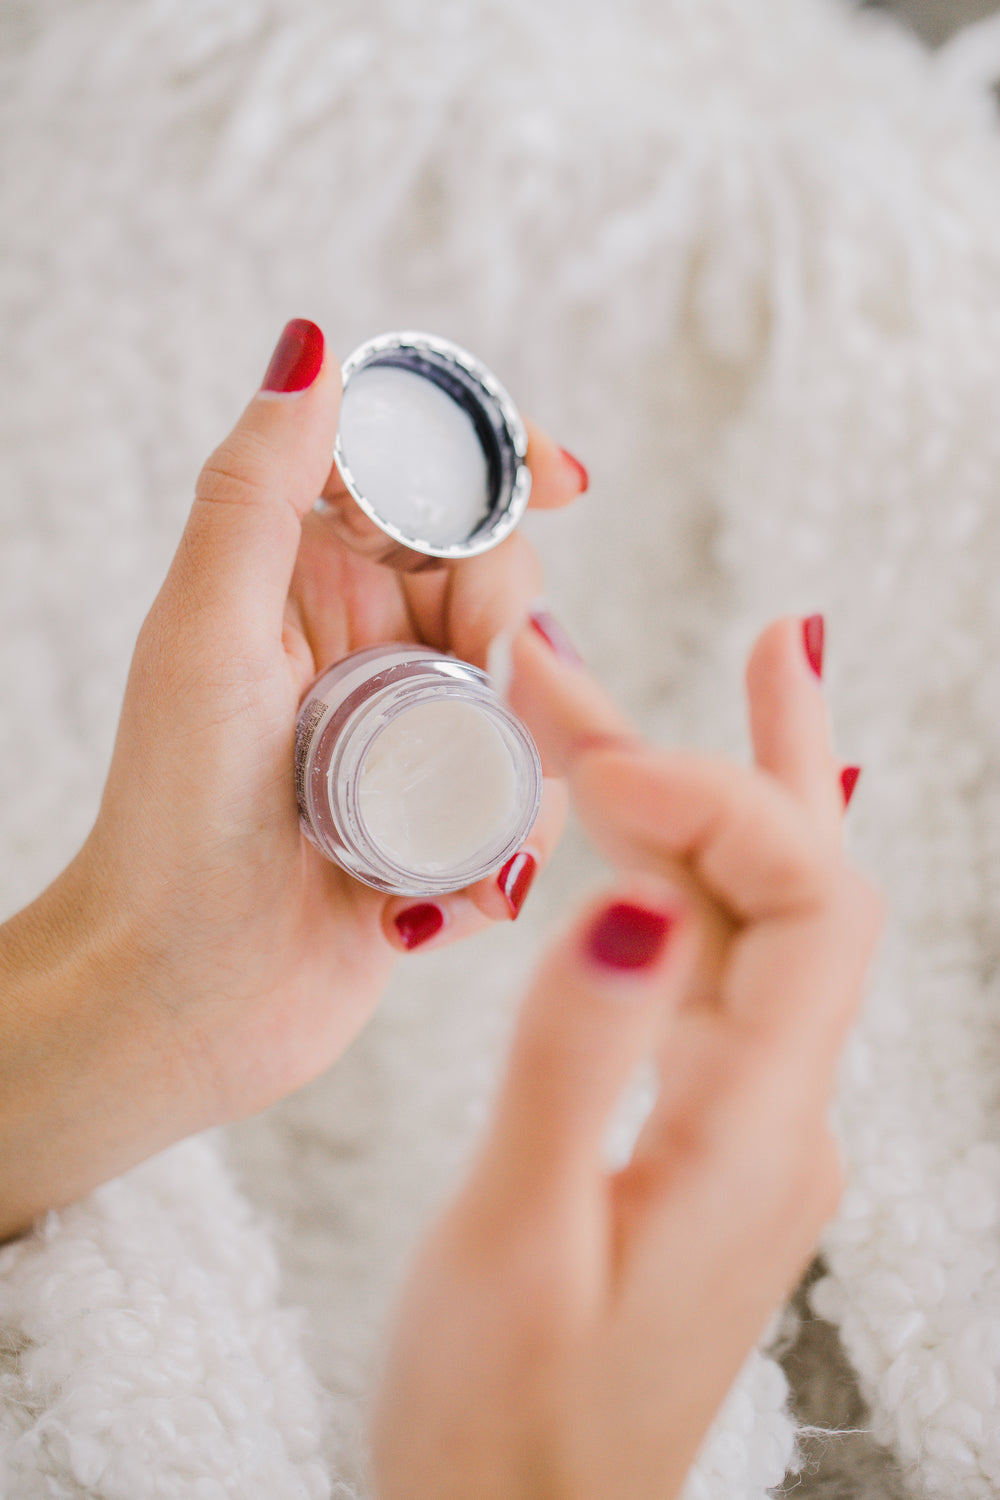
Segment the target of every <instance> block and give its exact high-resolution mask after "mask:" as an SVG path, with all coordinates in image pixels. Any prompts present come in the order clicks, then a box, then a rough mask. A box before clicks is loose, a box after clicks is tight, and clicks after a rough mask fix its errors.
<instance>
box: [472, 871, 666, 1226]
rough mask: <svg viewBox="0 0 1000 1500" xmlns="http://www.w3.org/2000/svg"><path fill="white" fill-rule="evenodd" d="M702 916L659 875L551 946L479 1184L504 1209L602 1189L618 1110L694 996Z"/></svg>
mask: <svg viewBox="0 0 1000 1500" xmlns="http://www.w3.org/2000/svg"><path fill="white" fill-rule="evenodd" d="M691 928H692V923H691V921H690V918H689V915H688V913H687V911H686V910H685V909H684V907H683V906H682V904H681V902H680V900H679V898H678V897H677V896H676V895H675V894H674V892H673V891H671V890H669V889H668V888H666V887H665V886H663V885H662V884H661V883H659V882H655V883H654V882H651V881H643V882H641V883H639V882H633V883H632V884H631V885H630V886H629V887H627V888H626V889H624V890H623V891H621V892H616V893H615V894H614V895H613V896H612V897H610V898H608V897H605V898H604V899H603V900H598V901H596V902H594V903H592V904H591V905H590V907H589V908H588V910H587V911H586V912H585V913H584V914H583V916H582V917H581V918H580V919H579V920H578V921H577V922H576V924H575V925H574V927H573V929H572V930H571V931H570V932H569V933H568V934H567V935H566V936H565V937H564V938H563V939H562V941H561V942H560V943H558V944H557V945H556V947H554V948H553V949H551V950H550V951H549V953H548V954H547V956H546V957H545V959H544V960H543V962H542V965H541V967H540V969H539V971H538V973H537V975H536V977H535V981H534V983H533V985H532V987H531V989H530V991H529V993H528V996H527V998H526V1000H525V1003H524V1005H523V1007H522V1010H521V1014H520V1017H519V1021H518V1026H517V1029H516V1032H515V1038H514V1043H513V1047H512V1050H511V1055H510V1062H509V1065H508V1070H507V1075H506V1078H505V1080H504V1083H503V1086H502V1089H501V1093H500V1099H499V1103H498V1107H497V1111H496V1116H495V1124H494V1128H493V1130H492V1132H491V1134H490V1137H489V1139H488V1141H487V1145H486V1149H485V1153H484V1157H483V1159H482V1162H481V1166H482V1169H483V1170H482V1172H481V1174H480V1177H479V1182H480V1187H481V1188H482V1189H483V1190H484V1192H485V1201H486V1202H487V1203H491V1204H492V1209H493V1211H494V1212H496V1211H499V1212H500V1214H502V1215H505V1214H507V1213H510V1212H513V1213H515V1214H518V1213H521V1212H523V1209H524V1206H525V1205H526V1203H531V1202H534V1203H536V1204H539V1205H540V1206H542V1207H543V1208H544V1207H552V1206H553V1204H554V1202H555V1200H557V1199H560V1200H563V1201H565V1199H566V1197H567V1195H568V1196H569V1198H570V1199H571V1200H572V1199H574V1198H578V1195H579V1192H580V1190H581V1189H582V1190H583V1192H584V1193H585V1194H588V1195H591V1194H592V1193H593V1191H594V1190H595V1188H597V1187H600V1186H602V1185H603V1183H604V1180H605V1176H606V1163H605V1161H604V1158H603V1145H604V1138H605V1133H606V1130H607V1126H608V1121H609V1117H610V1115H611V1113H612V1111H613V1109H614V1107H615V1105H616V1103H617V1102H618V1099H619V1097H620V1095H621V1093H622V1091H623V1089H624V1088H625V1086H626V1085H627V1083H628V1082H629V1080H630V1078H631V1076H632V1074H633V1072H634V1069H635V1067H636V1065H637V1064H638V1063H639V1062H640V1061H641V1060H642V1059H643V1058H644V1057H645V1056H647V1055H649V1053H650V1052H651V1051H652V1048H653V1044H654V1041H655V1038H656V1036H657V1034H658V1032H659V1030H660V1028H661V1027H662V1024H663V1019H664V1013H665V1011H672V1010H673V1009H674V1008H675V1007H676V1006H677V1005H679V1004H680V1001H681V999H682V997H683V993H684V990H685V986H686V982H687V977H688V975H689V974H690V971H691V966H692V958H693V945H692V930H691Z"/></svg>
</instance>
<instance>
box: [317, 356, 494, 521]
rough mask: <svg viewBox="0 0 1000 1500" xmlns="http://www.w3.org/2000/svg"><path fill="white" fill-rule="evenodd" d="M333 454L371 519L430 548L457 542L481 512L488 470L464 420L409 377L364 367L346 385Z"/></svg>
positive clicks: (428, 384)
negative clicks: (347, 472)
mask: <svg viewBox="0 0 1000 1500" xmlns="http://www.w3.org/2000/svg"><path fill="white" fill-rule="evenodd" d="M339 436H340V448H341V452H342V453H343V456H344V461H345V462H346V464H347V467H348V468H349V469H350V471H351V474H352V475H353V477H354V481H355V483H356V484H357V487H358V489H359V490H360V491H361V493H362V494H363V495H364V497H365V499H366V500H367V501H368V503H369V505H370V506H371V507H372V509H373V510H374V511H375V513H376V514H377V515H378V516H379V517H380V518H381V519H382V520H383V521H388V522H389V523H390V524H391V525H394V526H398V527H399V529H400V530H401V531H402V532H404V533H405V535H406V536H409V537H415V538H419V539H420V540H421V541H425V542H429V543H430V544H431V545H432V546H435V547H447V546H449V545H451V544H453V543H457V542H464V541H465V540H466V538H467V537H469V536H470V535H471V534H472V532H473V531H475V529H476V527H477V526H478V525H479V523H480V522H481V521H482V520H483V518H484V517H485V515H486V512H487V510H488V509H489V503H490V493H489V471H488V468H487V463H486V455H485V453H484V452H483V446H482V444H481V443H480V441H479V438H478V436H477V435H476V429H475V427H474V426H473V423H472V418H471V417H470V416H469V415H468V413H467V412H465V411H464V410H463V409H462V407H461V406H459V404H458V402H457V401H453V400H452V398H451V396H449V395H448V393H447V391H445V390H443V389H442V388H441V386H439V385H437V384H436V383H435V382H434V381H433V380H430V379H428V378H427V377H425V376H423V375H418V374H416V373H415V372H414V371H412V370H402V369H398V368H396V367H395V366H392V365H372V366H370V367H369V368H367V369H361V370H358V371H357V372H356V373H355V374H353V375H352V376H351V378H350V380H349V381H348V382H347V386H346V388H345V390H344V398H343V402H342V404H341V408H340V433H339Z"/></svg>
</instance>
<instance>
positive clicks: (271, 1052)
mask: <svg viewBox="0 0 1000 1500" xmlns="http://www.w3.org/2000/svg"><path fill="white" fill-rule="evenodd" d="M289 385H291V386H292V387H294V389H288V387H289ZM265 386H270V387H274V386H278V387H279V389H273V388H271V389H263V390H262V391H261V392H259V393H258V394H257V395H256V396H255V397H254V399H253V400H252V401H251V402H250V404H249V406H248V407H247V409H246V411H245V412H244V414H243V416H242V417H241V419H240V421H239V422H238V424H237V426H236V428H235V430H234V431H233V433H232V434H231V435H230V436H229V437H228V438H227V439H226V440H225V442H224V443H223V444H222V445H221V447H219V448H218V449H217V450H216V452H215V453H214V454H213V455H212V457H211V458H210V459H209V460H208V462H207V464H206V465H205V468H204V469H203V471H202V473H201V476H200V478H199V480H198V484H197V493H196V499H195V502H194V506H193V508H192V510H191V514H190V517H189V519H188V522H187V526H186V528H185V531H184V534H183V537H182V540H181V543H180V546H179V548H178V551H177V554H176V556H175V558H174V560H173V564H172V566H171V568H170V571H169V574H168V577H167V579H166V581H165V583H164V585H163V588H162V590H161V591H160V594H159V596H158V597H157V599H156V601H155V603H154V604H153V607H152V609H151V610H150V613H149V616H148V618H147V619H146V621H145V623H144V625H143V627H142V631H141V633H140V636H139V640H138V644H137V646H136V650H135V656H134V659H133V663H132V668H131V672H130V676H129V682H128V687H127V691H126V695H125V703H124V708H123V711H122V717H121V724H120V728H119V733H118V739H117V743H116V747H115V752H114V757H113V762H112V766H111V770H110V774H109V777H108V781H107V786H106V790H105V793H104V798H103V801H102V804H101V808H100V813H99V816H98V819H97V822H96V825H95V827H94V830H93V833H92V834H91V836H90V838H89V839H88V841H87V843H86V845H85V847H84V849H83V850H82V851H81V853H80V855H79V856H78V858H77V859H76V860H75V861H74V862H73V864H72V865H71V866H70V868H69V869H68V870H67V871H66V872H65V874H64V875H63V876H62V877H61V878H60V879H59V880H58V881H57V882H56V883H55V885H54V886H53V887H52V888H51V889H50V890H49V891H47V892H46V893H45V894H44V895H43V896H42V897H41V898H40V900H39V901H38V902H37V903H35V905H34V906H33V907H31V908H29V909H28V910H27V911H25V912H23V913H21V914H20V915H19V917H17V918H15V919H14V921H13V922H11V923H9V924H7V925H6V926H5V927H4V928H3V929H2V930H0V977H2V978H3V979H4V980H5V981H6V989H5V994H6V997H7V1000H8V1003H7V1004H6V1006H5V1008H4V1009H3V1011H2V1012H0V1163H3V1166H2V1167H0V1203H2V1204H3V1208H2V1210H0V1234H2V1233H3V1232H4V1231H6V1232H8V1233H9V1232H11V1231H12V1230H13V1229H15V1228H19V1227H22V1226H23V1225H24V1224H25V1223H26V1222H27V1221H28V1220H29V1219H30V1217H31V1216H32V1215H34V1214H36V1213H37V1212H39V1211H40V1210H42V1209H45V1208H47V1207H50V1206H52V1205H54V1204H59V1203H62V1202H65V1201H67V1200H68V1199H70V1198H72V1197H75V1196H78V1195H79V1193H81V1192H82V1191H84V1190H86V1189H87V1188H88V1187H90V1186H92V1185H93V1184H94V1183H95V1182H98V1181H101V1180H103V1179H104V1178H105V1177H107V1176H110V1175H113V1174H114V1173H116V1172H118V1171H120V1170H121V1169H122V1168H123V1167H125V1166H128V1165H130V1164H131V1163H132V1162H134V1161H137V1160H139V1159H141V1158H142V1157H143V1156H144V1155H147V1154H149V1153H150V1152H151V1151H153V1150H156V1149H158V1148H159V1147H160V1146H162V1145H166V1144H168V1143H169V1142H170V1141H172V1140H174V1139H177V1138H179V1137H180V1136H182V1135H185V1134H187V1133H189V1132H190V1131H192V1130H197V1129H201V1128H203V1127H204V1126H206V1125H210V1124H213V1123H216V1122H219V1121H222V1120H228V1119H232V1118H234V1117H237V1116H240V1115H243V1114H245V1113H248V1112H250V1111H254V1110H257V1109H260V1108H262V1107H263V1106H265V1105H267V1104H269V1103H270V1102H271V1101H272V1100H275V1099H277V1098H279V1097H280V1096H282V1095H283V1094H286V1093H288V1092H289V1091H291V1090H292V1089H295V1088H297V1087H298V1086H299V1085H301V1084H303V1083H305V1082H306V1081H307V1079H309V1078H312V1077H314V1076H315V1075H316V1074H318V1073H319V1072H320V1071H322V1070H323V1069H324V1068H325V1067H327V1066H328V1065H329V1064H330V1063H331V1062H332V1061H333V1060H334V1059H335V1058H336V1057H337V1056H338V1055H339V1054H340V1053H341V1052H342V1051H343V1050H344V1048H345V1047H346V1045H347V1043H348V1042H349V1040H350V1039H351V1037H352V1036H353V1035H354V1034H355V1033H356V1031H357V1030H358V1028H359V1027H360V1026H361V1025H362V1024H363V1022H364V1021H365V1019H366V1018H367V1017H368V1015H369V1014H370V1012H371V1010H372V1008H373V1006H374V1005H375V1003H376V1001H377V999H378V997H379V995H380V994H381V992H382V990H383V988H384V985H385V982H386V980H387V978H388V975H389V972H390V970H391V968H392V966H393V963H394V962H395V960H396V959H397V957H398V955H399V953H400V952H401V951H403V950H405V948H406V946H407V939H408V938H411V937H412V935H413V929H412V924H411V926H409V927H408V926H407V923H406V915H407V912H408V910H409V909H410V908H412V907H413V905H414V902H413V900H412V899H410V900H408V901H407V900H405V899H403V898H387V897H385V896H383V895H381V894H380V893H378V892H376V891H374V890H371V889H369V888H368V887H366V886H362V885H360V884H358V883H357V882H356V881H354V880H352V879H351V878H350V877H348V876H347V875H345V874H344V872H343V871H342V870H340V869H339V868H337V867H335V866H334V865H332V864H330V863H328V862H327V861H326V860H324V859H322V858H321V857H320V855H319V854H317V853H316V851H315V850H313V849H312V848H311V847H310V846H309V845H308V844H307V843H306V842H305V841H304V839H303V838H302V837H301V835H300V832H299V828H298V822H297V815H296V807H295V798H294V789H293V780H292V753H293V736H294V723H295V715H296V709H297V705H298V703H299V700H300V697H301V696H302V693H303V690H304V689H305V687H306V685H307V684H308V682H309V681H310V679H311V678H312V677H313V676H314V675H315V673H316V672H317V671H319V670H320V669H321V668H324V667H326V666H327V665H329V664H330V663H331V662H332V661H334V660H337V659H338V658H340V657H341V656H343V655H344V654H345V653H347V652H348V651H351V650H353V649H355V648H358V647H362V646H368V645H372V644H375V643H378V642H381V641H386V640H397V639H402V640H408V641H423V642H426V643H428V644H430V645H432V646H434V647H437V648H439V649H442V650H451V651H454V652H455V653H456V654H457V655H459V656H462V657H464V658H466V659H467V660H471V661H473V662H477V663H479V664H483V663H484V659H485V653H486V648H487V644H488V642H489V640H490V639H491V638H492V637H493V636H494V635H495V634H496V633H497V631H498V630H500V629H502V628H503V627H504V626H506V625H507V624H509V622H510V620H511V619H513V618H517V617H519V616H520V614H521V613H523V611H524V609H525V608H526V607H527V604H528V601H530V600H531V599H532V598H533V597H534V596H535V595H536V594H537V593H538V589H539V569H538V563H537V561H536V559H535V557H534V554H533V553H532V551H531V549H530V548H529V547H528V545H527V543H526V542H525V541H524V539H523V537H520V536H517V535H514V536H512V537H511V538H509V539H508V540H507V541H506V542H505V543H503V544H502V545H501V546H500V547H498V548H497V549H496V550H495V551H493V552H491V553H488V554H485V555H483V556H482V557H479V558H476V559H473V560H470V561H467V562H464V563H463V564H461V565H460V566H458V567H455V568H446V569H443V570H441V571H438V572H434V573H427V574H420V575H406V576H404V575H399V574H396V573H393V572H391V571H390V570H388V569H385V568H381V567H377V566H375V565H373V564H372V563H370V562H366V561H364V560H363V559H361V558H359V557H357V556H356V555H354V554H352V553H351V552H349V551H348V550H346V549H345V547H344V546H342V545H341V543H340V542H339V541H338V539H337V538H336V537H335V536H334V535H333V533H332V528H331V527H330V526H329V523H327V522H324V520H323V519H322V517H321V516H320V515H317V514H314V513H313V511H312V507H313V503H314V501H315V500H316V498H317V496H319V494H320V492H321V490H323V489H324V486H326V487H327V493H329V491H330V486H332V485H334V484H335V483H336V482H338V481H337V479H336V476H335V473H331V455H332V452H333V445H334V437H335V433H336V427H337V413H338V405H339V397H340V373H339V367H338V365H337V363H336V361H334V360H331V359H328V358H325V357H324V352H323V342H322V335H321V334H320V333H319V330H318V329H316V328H315V327H314V325H311V324H304V323H296V324H291V325H289V329H288V330H286V334H285V335H284V336H283V340H282V342H281V344H279V347H278V350H277V351H276V354H275V358H274V360H273V361H272V366H271V369H270V370H269V372H268V377H267V378H266V379H265ZM528 462H529V464H530V466H531V468H532V472H533V490H532V499H533V503H534V504H536V505H547V506H552V505H559V504H562V503H564V502H566V501H568V500H570V499H572V498H573V497H574V496H575V495H576V494H577V493H578V492H579V490H580V488H581V487H582V482H585V475H583V474H582V470H581V469H580V467H579V465H576V464H575V463H574V461H573V460H571V459H569V458H568V456H567V455H564V454H563V453H562V452H561V451H560V450H559V449H558V448H556V447H555V445H554V444H553V443H552V442H551V441H550V440H549V439H548V438H547V437H545V436H544V434H542V433H541V432H539V431H538V430H537V429H531V431H530V445H529V451H528ZM560 791H561V789H560V788H558V787H556V788H554V789H551V788H550V790H549V792H548V794H547V798H546V801H545V804H544V806H543V812H542V814H541V816H540V818H539V820H538V822H537V824H536V827H535V829H534V831H533V833H532V837H531V853H532V855H533V857H534V859H535V860H536V862H539V863H541V862H542V861H544V859H545V857H546V855H547V854H548V852H549V850H550V848H551V846H552V844H553V843H554V841H555V839H556V836H557V834H558V832H559V829H560V826H561V822H562V816H563V805H564V797H563V796H561V795H560ZM529 868H530V866H529ZM521 873H522V890H523V874H524V869H523V862H522V866H521ZM514 894H519V893H514ZM510 895H511V892H510V890H509V888H508V890H507V893H506V895H505V891H504V889H503V887H502V885H500V884H498V883H497V881H496V880H492V881H483V882H481V883H480V884H479V885H477V886H476V887H474V888H472V889H470V890H468V891H466V892H460V893H458V894H456V895H453V896H449V897H446V898H445V899H444V900H442V901H440V902H438V903H437V910H438V912H439V914H440V919H441V921H440V932H439V934H438V935H437V937H436V939H435V941H436V942H438V943H441V942H446V941H450V940H453V939H455V938H457V937H461V936H464V935H465V934H467V933H469V932H471V931H473V930H475V929H476V928H477V927H478V926H482V925H484V924H485V923H486V922H487V921H488V920H491V919H495V918H503V917H508V918H509V917H510V916H511V915H512V914H513V909H512V905H511V902H510V899H509V897H510ZM401 918H402V920H400V919H401Z"/></svg>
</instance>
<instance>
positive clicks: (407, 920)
mask: <svg viewBox="0 0 1000 1500" xmlns="http://www.w3.org/2000/svg"><path fill="white" fill-rule="evenodd" d="M443 926H444V912H443V911H442V910H441V908H440V906H432V905H431V904H430V902H426V903H425V904H424V905H423V906H408V907H407V908H406V910H405V911H401V912H400V914H399V916H398V917H397V918H396V931H397V932H398V933H399V936H400V939H401V941H402V944H403V947H404V948H419V947H420V945H421V943H427V942H429V941H430V939H431V938H432V937H433V936H434V935H435V933H438V932H440V931H441V928H442V927H443Z"/></svg>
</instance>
